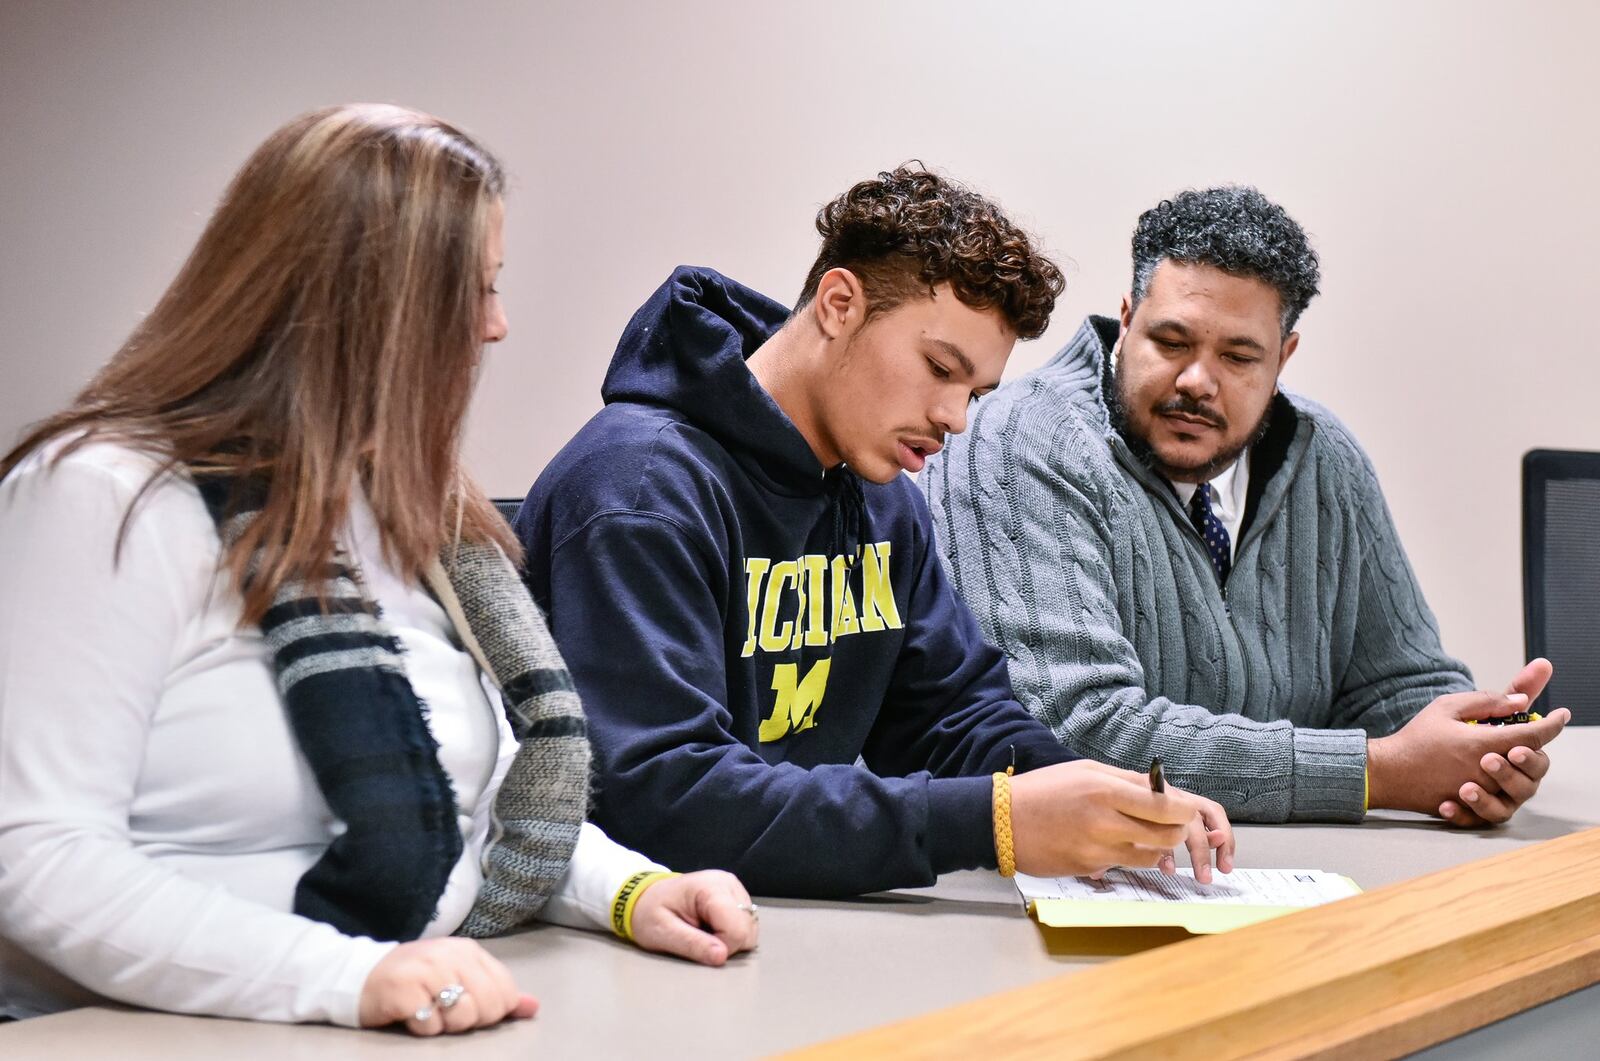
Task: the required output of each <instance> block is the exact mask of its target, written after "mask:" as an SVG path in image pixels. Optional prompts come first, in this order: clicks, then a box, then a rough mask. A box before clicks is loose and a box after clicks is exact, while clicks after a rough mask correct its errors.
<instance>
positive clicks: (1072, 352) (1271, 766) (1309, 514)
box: [921, 187, 1570, 825]
mask: <svg viewBox="0 0 1600 1061" xmlns="http://www.w3.org/2000/svg"><path fill="white" fill-rule="evenodd" d="M1133 256H1134V276H1133V290H1132V292H1131V293H1130V294H1129V295H1127V296H1126V297H1124V299H1123V302H1122V312H1121V320H1120V322H1119V321H1117V320H1113V319H1110V318H1106V317H1090V318H1089V319H1088V320H1087V321H1085V322H1084V324H1083V327H1082V328H1080V329H1079V331H1078V334H1077V335H1076V336H1075V337H1074V338H1073V339H1072V341H1071V342H1070V343H1069V344H1068V345H1067V347H1066V348H1065V349H1064V350H1062V351H1061V352H1060V353H1058V354H1057V355H1056V356H1055V357H1054V358H1053V359H1052V360H1051V361H1050V362H1049V363H1047V364H1046V365H1045V366H1044V367H1042V368H1040V369H1039V370H1038V371H1036V372H1033V373H1030V374H1029V375H1027V376H1024V377H1022V378H1021V379H1019V380H1017V381H1015V382H1013V383H1010V384H1008V385H1007V386H1005V387H1002V388H1001V389H1000V390H999V391H998V392H997V393H995V394H994V395H993V396H991V397H989V398H986V399H985V400H984V401H983V402H982V403H981V404H980V405H979V406H978V407H977V410H976V415H975V416H974V417H973V420H972V425H971V428H970V430H969V431H968V432H967V433H966V434H965V435H964V436H959V437H955V438H952V439H951V441H950V446H949V448H948V449H946V450H945V451H944V452H943V453H940V454H938V455H937V456H936V457H935V458H933V459H932V460H930V461H929V462H928V466H927V469H926V471H925V472H924V473H923V475H922V478H921V485H922V488H923V489H924V490H925V491H926V492H927V494H928V499H929V503H930V505H931V506H932V510H933V519H934V526H935V528H936V531H937V533H938V535H939V537H940V546H941V549H942V550H943V552H944V556H945V559H946V562H947V564H948V566H949V569H950V572H951V574H952V576H953V579H954V581H955V584H956V587H957V589H958V590H959V592H960V593H961V594H962V595H963V596H964V597H965V598H966V600H967V602H968V603H969V604H970V605H971V606H972V609H973V610H974V611H975V612H976V613H977V615H978V618H979V620H980V621H981V622H982V624H983V626H984V629H985V632H986V633H987V634H988V635H989V636H990V637H991V638H993V639H994V640H995V641H996V642H997V643H998V644H999V645H1000V646H1001V647H1002V648H1003V649H1004V650H1005V651H1006V653H1007V654H1008V656H1009V657H1010V668H1011V677H1012V682H1013V684H1014V685H1015V687H1016V692H1017V695H1018V697H1019V699H1021V700H1022V702H1023V703H1024V704H1026V705H1027V706H1028V708H1029V709H1030V710H1031V711H1032V712H1033V713H1034V714H1035V715H1036V716H1037V717H1038V718H1040V719H1041V720H1042V721H1044V722H1045V723H1046V724H1047V725H1049V726H1050V727H1051V728H1052V729H1053V730H1054V731H1055V734H1056V736H1057V738H1058V739H1060V740H1061V741H1062V742H1063V743H1065V744H1068V745H1070V746H1071V747H1072V748H1074V749H1075V750H1076V751H1078V752H1080V753H1082V754H1085V755H1089V756H1092V757H1094V758H1097V759H1100V760H1103V761H1105V762H1108V763H1111V764H1114V765H1116V766H1121V767H1126V768H1131V769H1140V768H1143V767H1145V766H1147V765H1148V764H1149V762H1150V759H1151V758H1152V757H1153V756H1160V757H1161V758H1162V759H1163V760H1164V761H1165V763H1166V767H1167V771H1168V775H1169V776H1170V777H1174V778H1176V779H1177V781H1178V783H1179V784H1181V785H1182V786H1183V787H1184V788H1186V789H1189V790H1191V791H1194V792H1198V793H1201V794H1203V795H1206V796H1210V797H1211V798H1213V799H1216V800H1217V801H1219V802H1221V803H1222V804H1223V805H1224V806H1225V807H1227V809H1228V812H1229V814H1231V815H1233V816H1234V817H1235V818H1236V819H1242V820H1253V821H1304V820H1323V821H1359V820H1361V818H1362V816H1363V814H1364V813H1365V812H1366V810H1367V809H1368V808H1369V807H1371V808H1379V807H1389V808H1399V809H1405V810H1414V811H1421V812H1425V813H1432V814H1437V815H1439V816H1441V817H1443V818H1446V819H1448V820H1450V821H1452V822H1454V823H1456V824H1459V825H1481V824H1484V823H1488V822H1499V821H1504V820H1506V819H1507V818H1509V817H1510V816H1511V815H1512V814H1513V813H1515V811H1516V809H1517V808H1518V807H1519V806H1520V805H1521V804H1522V803H1523V802H1525V801H1526V800H1527V799H1528V798H1529V797H1531V796H1532V795H1533V794H1534V792H1535V790H1536V789H1537V788H1538V784H1539V781H1540V779H1541V778H1542V777H1543V776H1544V774H1545V772H1546V771H1547V770H1548V769H1549V758H1548V756H1547V754H1546V753H1545V752H1544V751H1543V750H1542V748H1543V746H1544V745H1545V744H1547V743H1548V742H1549V741H1550V740H1551V739H1553V738H1554V737H1555V736H1556V735H1557V734H1558V733H1559V732H1560V730H1561V728H1562V727H1563V726H1564V725H1565V724H1566V721H1567V719H1568V718H1569V717H1570V714H1569V713H1568V712H1566V711H1565V710H1557V711H1554V712H1552V713H1551V714H1550V716H1549V717H1548V718H1545V719H1543V720H1538V721H1534V722H1531V723H1523V724H1514V725H1503V726H1502V725H1493V726H1491V725H1486V724H1483V725H1467V724H1466V722H1467V721H1468V720H1474V719H1476V720H1485V721H1487V720H1489V719H1499V718H1501V717H1503V716H1508V715H1511V714H1513V713H1515V712H1518V711H1526V710H1527V705H1528V703H1529V702H1530V701H1531V700H1532V698H1534V697H1536V696H1537V695H1538V694H1539V692H1540V691H1541V690H1542V689H1543V687H1544V684H1545V683H1546V682H1547V681H1548V680H1549V677H1550V665H1549V663H1548V662H1546V661H1544V660H1535V661H1533V662H1532V663H1530V664H1528V666H1527V667H1525V668H1524V669H1523V671H1522V672H1521V673H1520V674H1518V675H1517V676H1516V678H1515V679H1514V680H1513V682H1512V683H1511V685H1510V687H1509V688H1508V689H1507V691H1506V692H1505V693H1487V692H1475V691H1473V686H1472V680H1471V678H1470V677H1469V676H1468V674H1467V671H1466V668H1465V667H1463V666H1462V664H1460V663H1459V662H1457V661H1455V660H1454V659H1451V658H1450V657H1449V656H1447V655H1445V653H1444V651H1443V650H1442V648H1441V647H1440V644H1439V633H1438V627H1437V625H1436V624H1435V622H1434V618H1433V615H1432V613H1431V612H1430V611H1429V610H1428V606H1427V604H1426V602H1425V601H1424V600H1423V598H1422V592H1421V589H1420V588H1419V587H1418V585H1417V582H1416V578H1415V576H1414V575H1413V574H1412V571H1411V567H1410V565H1409V564H1408V563H1407V561H1406V557H1405V553H1404V552H1403V550H1402V549H1401V546H1400V541H1399V538H1398V537H1397V535H1396V532H1395V527H1394V523H1393V521H1392V519H1391V518H1390V515H1389V511H1388V507H1387V505H1386V504H1385V503H1384V499H1383V493H1382V491H1381V490H1380V489H1379V487H1378V481H1377V477H1376V475H1375V474H1374V472H1373V468H1372V465H1371V463H1370V462H1369V461H1368V459H1367V457H1366V454H1365V453H1363V452H1362V450H1361V448H1360V446H1358V445H1357V444H1356V441H1355V439H1354V438H1352V437H1351V435H1350V433H1349V432H1348V431H1347V430H1346V429H1345V427H1344V425H1343V424H1341V423H1340V422H1339V421H1338V420H1337V419H1335V418H1334V416H1333V415H1332V414H1331V413H1329V412H1328V411H1327V410H1326V409H1324V408H1322V407H1321V406H1319V405H1317V404H1316V403H1314V402H1311V401H1308V400H1306V399H1304V398H1301V397H1299V396H1295V397H1292V398H1291V397H1290V396H1288V395H1286V394H1284V393H1282V392H1280V391H1279V389H1278V376H1279V374H1280V373H1281V372H1282V370H1283V367H1284V365H1285V364H1286V363H1287V362H1288V360H1289V358H1290V356H1292V355H1293V353H1294V350H1295V347H1296V345H1297V344H1298V342H1299V335H1298V334H1297V333H1296V332H1295V331H1294V325H1295V321H1296V319H1297V318H1298V317H1299V316H1300V313H1301V312H1302V311H1303V310H1304V309H1305V307H1306V305H1307V303H1309V302H1310V300H1311V298H1312V297H1313V296H1314V295H1315V294H1316V293H1317V284H1318V281H1319V279H1320V277H1319V268H1318V262H1317V256H1316V254H1315V252H1314V251H1313V250H1312V249H1311V247H1310V245H1309V244H1308V242H1307V240H1306V236H1305V233H1304V232H1303V231H1302V230H1301V228H1300V226H1299V225H1298V224H1296V223H1295V221H1294V220H1293V219H1292V218H1290V217H1289V216H1288V215H1287V214H1286V213H1284V211H1283V209H1282V208H1281V207H1279V206H1277V205H1276V204H1274V203H1272V202H1270V201H1268V200H1267V199H1266V198H1265V197H1264V196H1262V195H1261V193H1260V192H1258V191H1256V190H1255V189H1253V188H1238V187H1228V188H1214V189H1209V190H1206V191H1198V192H1196V191H1189V192H1185V193H1183V194H1181V195H1178V196H1176V197H1175V198H1173V199H1171V200H1169V201H1166V202H1163V203H1161V204H1160V205H1159V206H1156V207H1155V208H1153V209H1151V210H1148V211H1146V212H1145V213H1144V214H1143V215H1142V216H1141V217H1140V219H1139V225H1138V228H1137V230H1136V231H1135V233H1134V239H1133Z"/></svg>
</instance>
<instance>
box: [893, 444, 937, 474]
mask: <svg viewBox="0 0 1600 1061" xmlns="http://www.w3.org/2000/svg"><path fill="white" fill-rule="evenodd" d="M943 448H944V447H943V446H941V445H940V444H939V443H937V442H934V441H933V440H931V439H926V438H911V439H906V438H902V439H897V440H896V442H895V455H896V456H897V457H898V458H899V460H900V467H902V468H904V469H905V470H906V471H908V472H920V471H921V470H922V467H923V465H925V464H927V463H928V458H929V457H931V456H933V455H934V454H935V453H938V452H939V451H940V450H941V449H943Z"/></svg>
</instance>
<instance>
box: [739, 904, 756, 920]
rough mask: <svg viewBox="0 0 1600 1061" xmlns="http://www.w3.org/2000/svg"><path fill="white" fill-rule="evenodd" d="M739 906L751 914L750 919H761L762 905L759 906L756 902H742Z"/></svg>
mask: <svg viewBox="0 0 1600 1061" xmlns="http://www.w3.org/2000/svg"><path fill="white" fill-rule="evenodd" d="M738 908H739V909H740V910H743V911H744V912H745V913H747V914H749V915H750V920H752V921H760V920H761V907H759V906H757V905H756V904H755V903H740V904H739V907H738Z"/></svg>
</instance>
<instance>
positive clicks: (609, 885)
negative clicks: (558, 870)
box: [539, 822, 666, 932]
mask: <svg viewBox="0 0 1600 1061" xmlns="http://www.w3.org/2000/svg"><path fill="white" fill-rule="evenodd" d="M663 869H666V867H665V866H662V865H659V864H658V863H655V862H652V861H650V860H649V859H648V858H645V857H644V856H643V855H641V854H639V852H637V851H630V850H629V849H627V848H626V847H623V846H622V845H621V844H619V843H617V842H616V841H615V840H613V839H611V837H609V836H607V835H606V834H605V833H604V832H603V831H601V829H600V827H599V826H598V825H595V824H594V823H593V822H584V823H583V828H582V829H580V830H579V832H578V846H577V847H575V848H573V851H572V862H571V863H570V864H569V865H568V866H567V872H566V875H565V876H563V877H562V878H561V881H560V883H558V884H557V885H556V890H555V894H554V895H552V896H550V899H549V901H548V902H546V903H545V904H544V908H543V909H542V910H540V911H539V920H541V921H549V922H552V923H554V924H557V925H566V926H568V927H569V928H590V929H598V930H601V931H604V932H610V931H611V901H612V900H613V899H615V898H616V896H617V892H618V890H620V889H621V888H622V885H623V883H624V882H626V881H627V879H628V878H629V877H631V876H633V875H634V874H635V873H642V872H644V871H645V870H663Z"/></svg>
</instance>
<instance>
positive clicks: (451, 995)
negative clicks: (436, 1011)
mask: <svg viewBox="0 0 1600 1061" xmlns="http://www.w3.org/2000/svg"><path fill="white" fill-rule="evenodd" d="M466 993H467V989H466V988H464V987H462V986H461V985H460V984H445V985H444V986H443V987H441V988H439V992H438V994H436V995H434V996H433V1000H434V1001H435V1002H436V1003H438V1004H439V1008H440V1009H449V1008H450V1007H451V1006H454V1005H455V1004H456V1003H457V1002H460V1001H461V999H462V996H464V995H465V994H466Z"/></svg>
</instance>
